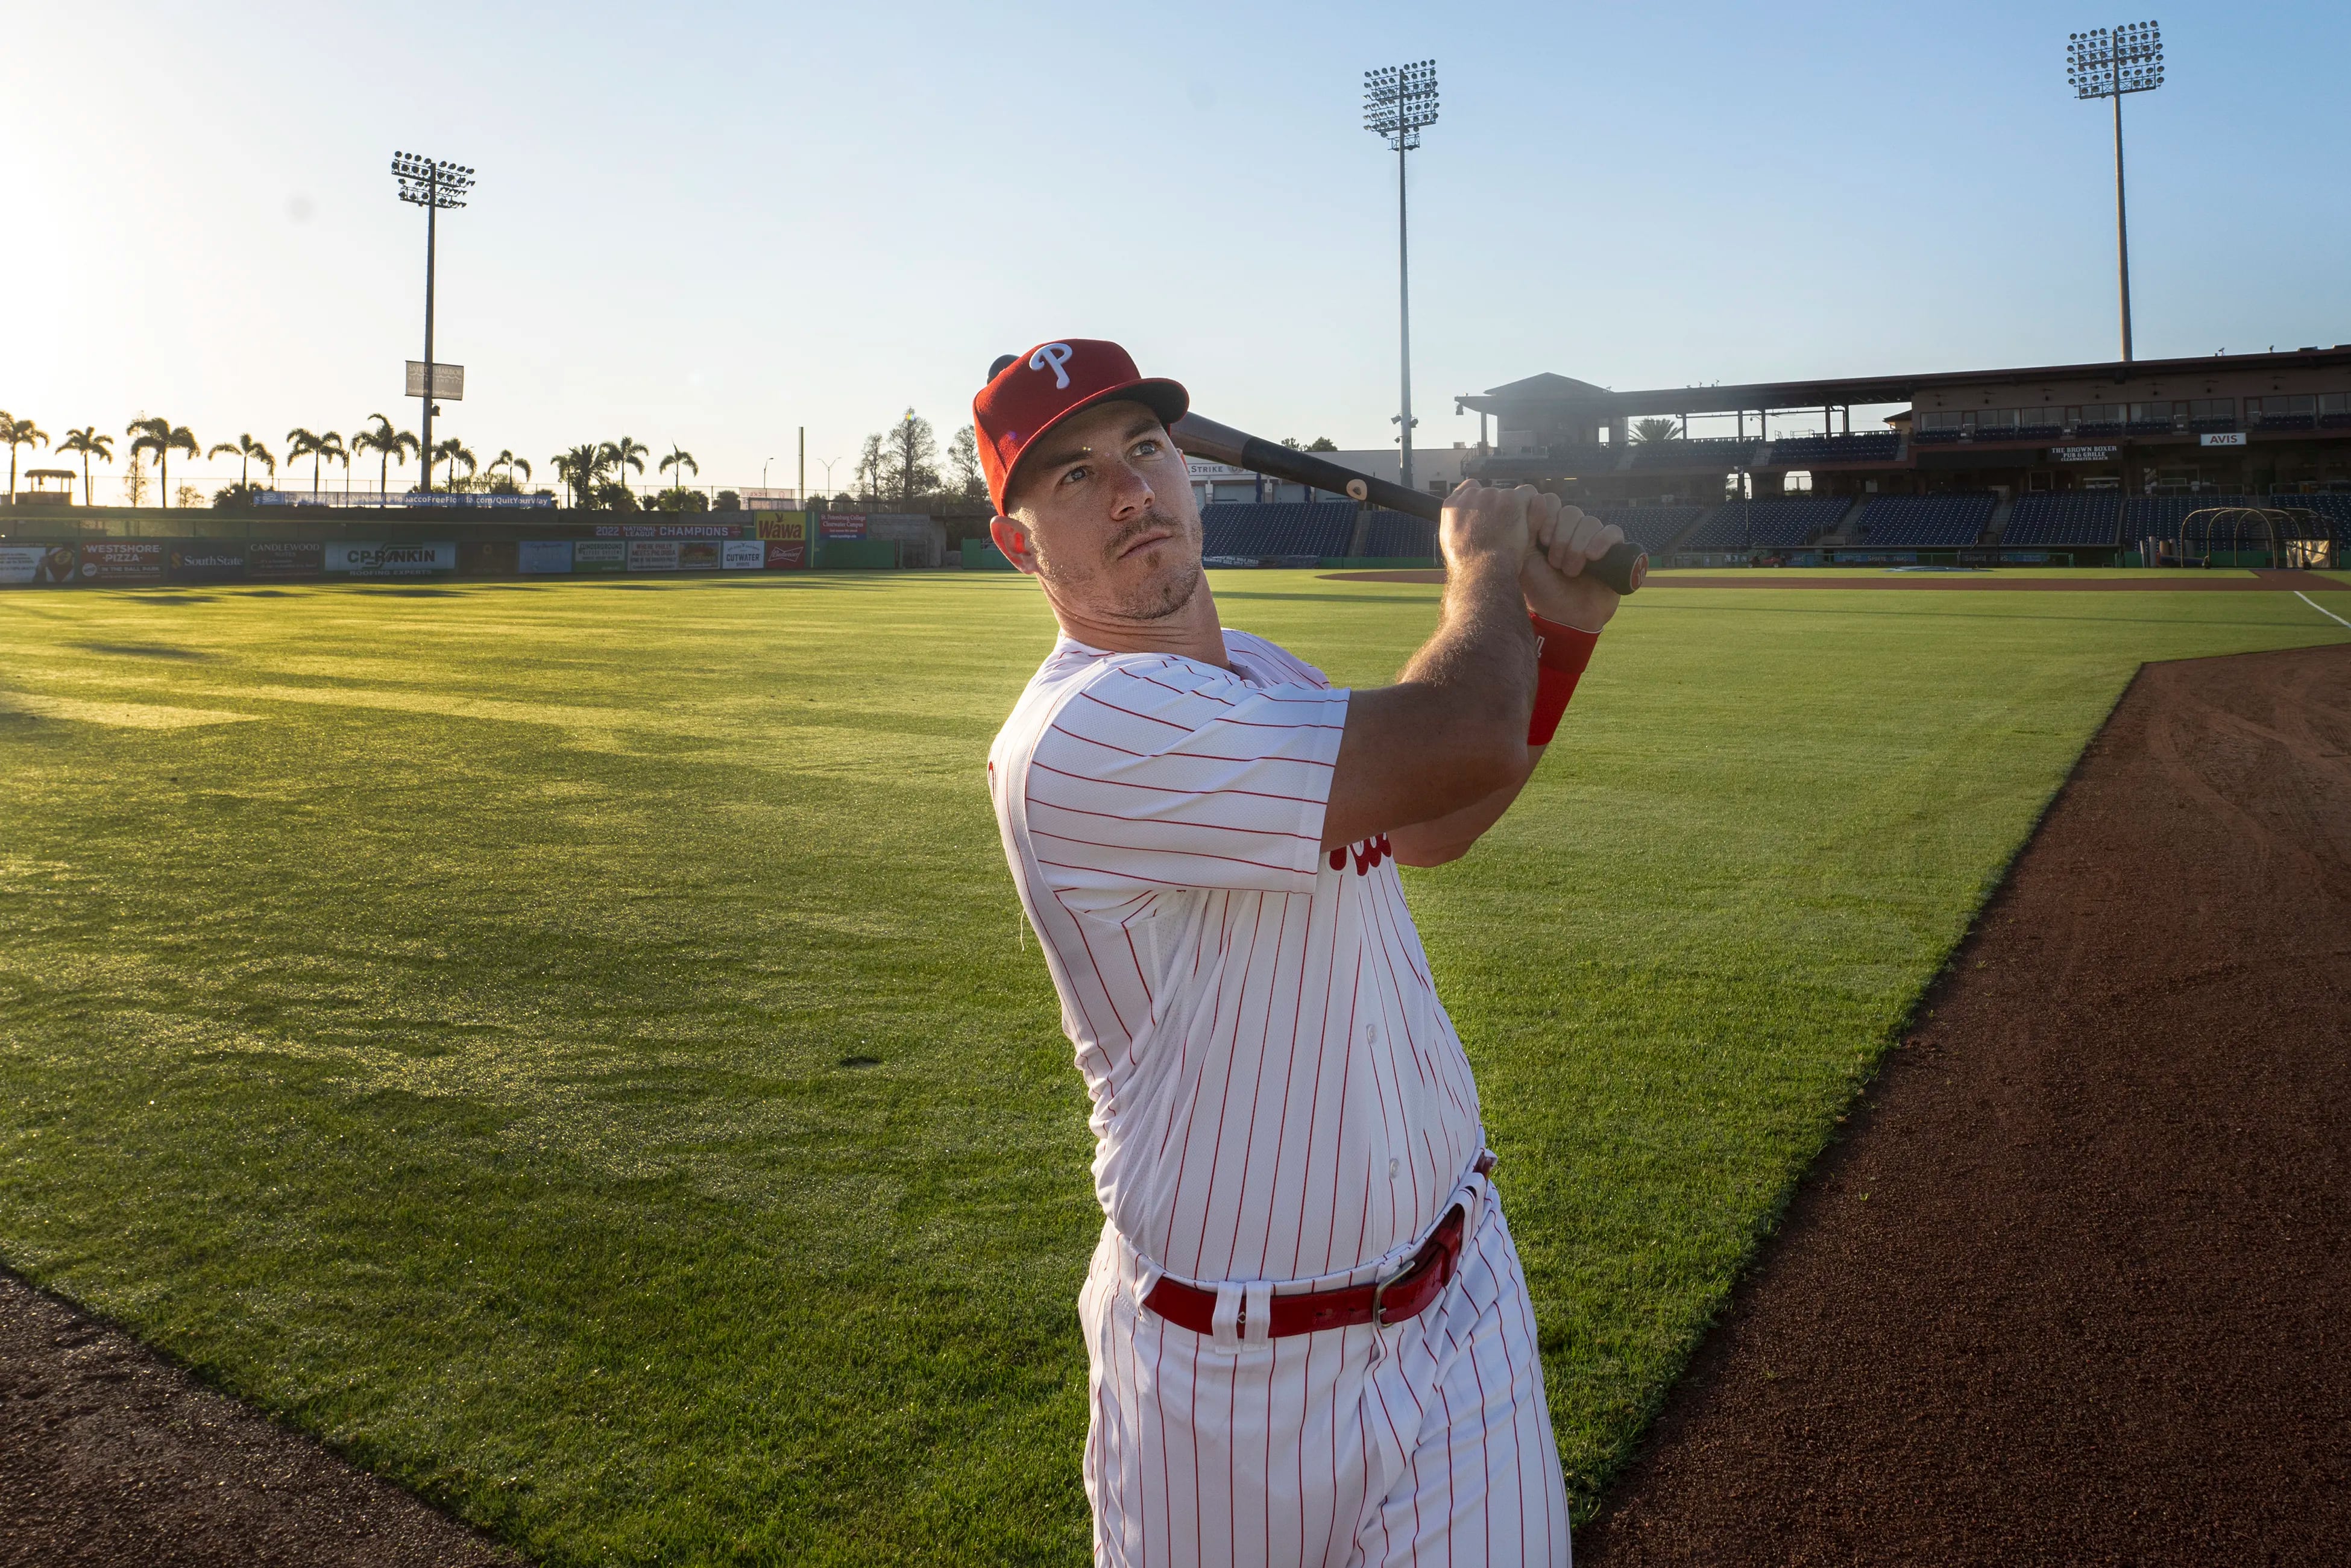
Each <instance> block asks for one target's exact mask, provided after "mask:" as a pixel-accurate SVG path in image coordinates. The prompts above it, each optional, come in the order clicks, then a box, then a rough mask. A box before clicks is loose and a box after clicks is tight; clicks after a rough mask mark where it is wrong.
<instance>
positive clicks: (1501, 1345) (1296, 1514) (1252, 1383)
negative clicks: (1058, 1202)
mask: <svg viewBox="0 0 2351 1568" xmlns="http://www.w3.org/2000/svg"><path fill="white" fill-rule="evenodd" d="M1464 1192H1465V1194H1467V1195H1468V1197H1470V1198H1471V1199H1472V1200H1473V1202H1472V1207H1470V1210H1469V1212H1470V1215H1471V1217H1472V1218H1471V1224H1472V1226H1473V1227H1474V1228H1473V1229H1472V1230H1471V1231H1470V1233H1469V1235H1468V1237H1467V1238H1466V1239H1465V1240H1464V1242H1463V1246H1462V1251H1461V1267H1460V1270H1459V1271H1458V1273H1457V1274H1456V1275H1455V1276H1454V1278H1453V1280H1452V1281H1451V1282H1450V1283H1449V1284H1448V1285H1447V1287H1446V1288H1445V1291H1443V1293H1442V1294H1440V1295H1439V1296H1438V1297H1437V1300H1436V1301H1434V1302H1433V1303H1431V1304H1430V1306H1429V1307H1428V1309H1427V1310H1426V1311H1425V1312H1421V1313H1420V1314H1419V1315H1418V1316H1417V1317H1415V1318H1412V1319H1409V1320H1407V1321H1405V1322H1399V1323H1392V1324H1390V1325H1388V1326H1387V1327H1385V1328H1375V1327H1374V1326H1373V1325H1371V1324H1368V1323H1366V1324H1364V1325H1361V1326H1358V1327H1354V1328H1346V1329H1327V1330H1324V1331H1323V1332H1322V1333H1308V1334H1297V1335H1293V1336H1291V1337H1290V1338H1287V1339H1264V1338H1257V1337H1254V1336H1255V1335H1257V1334H1260V1333H1262V1327H1261V1326H1260V1327H1259V1328H1257V1329H1253V1330H1251V1331H1250V1332H1251V1334H1252V1338H1250V1339H1247V1340H1244V1339H1240V1338H1238V1337H1236V1336H1235V1335H1234V1334H1233V1333H1232V1331H1231V1330H1230V1329H1229V1328H1223V1329H1221V1330H1220V1332H1219V1333H1215V1334H1201V1333H1193V1332H1192V1331H1191V1330H1189V1329H1186V1328H1182V1327H1179V1326H1178V1325H1176V1324H1175V1323H1172V1322H1168V1321H1167V1320H1166V1319H1165V1318H1162V1317H1160V1316H1159V1315H1158V1314H1157V1313H1155V1312H1150V1311H1148V1310H1147V1309H1145V1308H1144V1306H1143V1305H1142V1304H1141V1303H1142V1300H1143V1296H1144V1293H1145V1292H1146V1291H1148V1290H1149V1288H1150V1287H1151V1285H1153V1284H1155V1283H1156V1282H1157V1279H1158V1276H1157V1274H1156V1272H1155V1270H1152V1268H1151V1267H1150V1265H1149V1264H1147V1263H1146V1262H1144V1260H1142V1259H1140V1258H1139V1257H1138V1256H1137V1255H1136V1254H1135V1252H1134V1249H1133V1248H1131V1247H1129V1246H1127V1245H1126V1244H1125V1243H1124V1241H1123V1239H1121V1238H1120V1237H1119V1236H1118V1235H1117V1234H1116V1233H1115V1232H1114V1231H1112V1230H1110V1229H1108V1228H1104V1230H1103V1233H1102V1245H1101V1246H1100V1247H1098V1248H1097V1249H1095V1251H1094V1260H1093V1268H1092V1272H1091V1273H1090V1274H1089V1275H1088V1276H1087V1279H1086V1284H1085V1289H1084V1291H1082V1292H1081V1294H1080V1296H1079V1301H1078V1312H1079V1317H1080V1320H1081V1322H1082V1323H1083V1324H1084V1327H1085V1333H1086V1348H1087V1354H1088V1356H1089V1358H1090V1359H1091V1361H1092V1377H1091V1379H1090V1382H1091V1386H1092V1398H1093V1415H1092V1429H1091V1430H1090V1431H1089V1433H1088V1435H1087V1438H1086V1455H1085V1480H1086V1497H1087V1499H1088V1500H1089V1501H1090V1502H1091V1503H1092V1505H1093V1516H1094V1561H1095V1563H1097V1564H1101V1565H1102V1568H1191V1565H1193V1564H1202V1565H1206V1564H1261V1565H1263V1568H1275V1565H1277V1564H1280V1565H1284V1568H1286V1565H1288V1564H1293V1563H1297V1564H1305V1563H1317V1564H1323V1565H1325V1568H1356V1565H1363V1568H1370V1565H1374V1564H1382V1565H1384V1564H1402V1563H1412V1564H1416V1565H1418V1568H1484V1565H1488V1564H1491V1565H1493V1568H1504V1565H1511V1564H1526V1565H1529V1568H1568V1562H1569V1548H1568V1531H1567V1490H1566V1485H1565V1482H1564V1480H1563V1479H1562V1476H1561V1473H1560V1466H1559V1449H1558V1447H1557V1445H1556V1444H1555V1443H1554V1441H1553V1439H1552V1429H1551V1414H1550V1410H1549V1407H1548V1406H1546V1405H1545V1403H1544V1400H1543V1382H1542V1365H1541V1361H1540V1360H1539V1358H1538V1357H1537V1354H1536V1351H1535V1328H1534V1313H1533V1310H1532V1306H1531V1302H1530V1301H1529V1300H1528V1297H1527V1287H1526V1281H1525V1278H1524V1276H1523V1275H1522V1274H1521V1272H1520V1267H1519V1255H1518V1249H1516V1248H1515V1247H1513V1246H1512V1245H1511V1242H1510V1230H1509V1228H1508V1227H1507V1226H1506V1225H1505V1223H1504V1222H1503V1219H1502V1214H1501V1206H1500V1204H1499V1202H1498V1201H1497V1200H1496V1199H1495V1198H1494V1197H1493V1196H1492V1189H1491V1188H1490V1187H1489V1186H1487V1184H1486V1182H1485V1179H1484V1178H1483V1177H1477V1176H1473V1177H1471V1178H1469V1180H1468V1182H1465V1183H1464ZM1393 1268H1394V1265H1393V1264H1390V1265H1389V1266H1388V1271H1391V1272H1392V1271H1393ZM1358 1273H1359V1275H1362V1276H1364V1277H1369V1276H1368V1274H1367V1273H1366V1272H1365V1271H1362V1270H1359V1271H1358ZM1353 1282H1355V1280H1354V1278H1353V1277H1350V1278H1345V1279H1341V1280H1338V1281H1332V1283H1353ZM1225 1291H1226V1293H1228V1294H1232V1295H1235V1296H1237V1297H1238V1294H1239V1293H1241V1292H1242V1291H1249V1293H1251V1294H1254V1295H1258V1296H1259V1297H1260V1299H1261V1298H1262V1296H1263V1295H1264V1294H1265V1293H1267V1288H1266V1287H1264V1286H1257V1287H1254V1288H1251V1287H1247V1286H1228V1287H1225ZM1233 1304H1234V1303H1229V1302H1228V1303H1220V1310H1219V1311H1218V1312H1217V1322H1218V1323H1219V1324H1220V1325H1223V1324H1229V1323H1231V1322H1232V1321H1233V1319H1234V1317H1235V1316H1236V1313H1235V1312H1234V1311H1233ZM1250 1305H1251V1306H1252V1307H1256V1305H1257V1303H1256V1302H1255V1301H1252V1302H1250ZM1247 1317H1248V1319H1249V1322H1251V1323H1254V1324H1259V1325H1262V1323H1263V1322H1264V1320H1265V1317H1266V1313H1265V1312H1263V1311H1262V1310H1254V1311H1251V1312H1249V1313H1248V1314H1247Z"/></svg>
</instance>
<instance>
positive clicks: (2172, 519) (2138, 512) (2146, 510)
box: [2123, 496, 2261, 540]
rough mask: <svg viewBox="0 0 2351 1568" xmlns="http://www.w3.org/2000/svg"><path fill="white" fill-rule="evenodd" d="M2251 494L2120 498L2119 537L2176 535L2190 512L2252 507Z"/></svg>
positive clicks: (2134, 537)
mask: <svg viewBox="0 0 2351 1568" xmlns="http://www.w3.org/2000/svg"><path fill="white" fill-rule="evenodd" d="M2260 504H2261V502H2260V500H2259V498H2258V497H2252V496H2133V497H2130V498H2128V499H2127V500H2126V501H2124V502H2123V538H2125V539H2126V540H2130V539H2143V538H2148V537H2150V536H2152V537H2154V538H2159V539H2176V538H2179V525H2180V522H2181V521H2182V519H2184V518H2186V517H2188V515H2189V513H2191V512H2200V511H2203V510H2204V509H2206V508H2207V507H2254V506H2259V505H2260Z"/></svg>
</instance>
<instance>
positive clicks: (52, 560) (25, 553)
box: [0, 545, 74, 583]
mask: <svg viewBox="0 0 2351 1568" xmlns="http://www.w3.org/2000/svg"><path fill="white" fill-rule="evenodd" d="M73 574H74V547H73V546H71V545H0V582H14V583H42V582H71V581H72V580H73Z"/></svg>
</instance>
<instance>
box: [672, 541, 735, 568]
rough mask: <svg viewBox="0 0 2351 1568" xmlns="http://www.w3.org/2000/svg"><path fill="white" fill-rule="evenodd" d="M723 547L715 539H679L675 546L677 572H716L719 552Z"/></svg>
mask: <svg viewBox="0 0 2351 1568" xmlns="http://www.w3.org/2000/svg"><path fill="white" fill-rule="evenodd" d="M723 548H724V547H723V546H722V545H721V544H720V542H719V541H718V540H716V539H680V540H679V541H678V545H677V570H680V571H716V570H718V563H719V560H720V557H719V554H718V552H719V550H720V549H723Z"/></svg>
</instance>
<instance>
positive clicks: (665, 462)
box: [661, 441, 702, 488]
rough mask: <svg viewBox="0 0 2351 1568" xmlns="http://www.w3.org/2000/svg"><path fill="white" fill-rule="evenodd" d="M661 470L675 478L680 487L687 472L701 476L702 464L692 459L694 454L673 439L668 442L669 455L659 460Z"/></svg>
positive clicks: (696, 476) (682, 485) (697, 476)
mask: <svg viewBox="0 0 2351 1568" xmlns="http://www.w3.org/2000/svg"><path fill="white" fill-rule="evenodd" d="M661 471H662V472H663V473H664V474H667V475H669V476H670V477H671V478H673V479H674V480H676V481H677V483H678V485H679V486H680V487H681V488H682V487H684V484H685V476H687V475H688V474H692V475H693V476H695V478H697V479H699V478H701V477H702V465H701V464H699V463H696V462H695V460H694V454H693V453H691V452H688V451H687V450H686V449H685V448H684V447H683V446H680V445H679V444H677V443H676V442H674V441H673V442H671V443H670V444H669V455H668V456H666V457H664V458H663V459H662V460H661Z"/></svg>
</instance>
